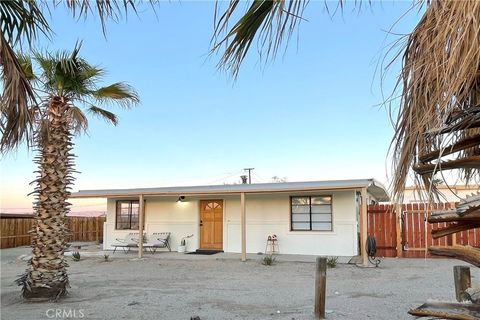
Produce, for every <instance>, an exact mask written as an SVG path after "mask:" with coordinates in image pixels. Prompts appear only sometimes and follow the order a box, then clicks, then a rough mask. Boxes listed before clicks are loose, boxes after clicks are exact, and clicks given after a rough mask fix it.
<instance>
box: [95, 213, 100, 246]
mask: <svg viewBox="0 0 480 320" xmlns="http://www.w3.org/2000/svg"><path fill="white" fill-rule="evenodd" d="M98 219H99V217H96V218H95V240H96V242H97V244H99V241H98Z"/></svg>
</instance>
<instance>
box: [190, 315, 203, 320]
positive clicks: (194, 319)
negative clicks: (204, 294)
mask: <svg viewBox="0 0 480 320" xmlns="http://www.w3.org/2000/svg"><path fill="white" fill-rule="evenodd" d="M190 320H201V319H200V317H199V316H193V317H190Z"/></svg>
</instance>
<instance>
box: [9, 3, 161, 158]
mask: <svg viewBox="0 0 480 320" xmlns="http://www.w3.org/2000/svg"><path fill="white" fill-rule="evenodd" d="M149 2H150V4H151V5H152V6H153V5H155V4H156V3H157V0H150V1H149ZM58 6H65V7H66V8H67V10H69V11H70V12H71V13H72V17H73V18H81V17H86V16H87V15H88V14H92V15H95V14H96V15H97V16H98V17H99V19H100V23H101V27H102V31H103V33H104V34H106V23H107V21H109V20H112V21H118V20H119V19H121V18H122V15H125V16H126V15H127V14H128V13H129V11H133V12H135V13H136V11H137V8H136V6H137V3H136V1H132V0H98V1H90V0H68V1H63V0H54V1H50V0H28V1H26V0H8V1H0V26H1V33H0V67H1V75H0V77H1V79H2V83H3V94H2V98H1V104H0V132H1V133H2V138H1V140H0V152H1V153H6V152H9V151H10V150H12V149H15V148H16V147H17V146H18V145H19V144H20V143H22V142H27V146H28V147H30V146H32V145H33V144H32V142H33V137H32V136H30V135H29V133H30V132H31V131H32V126H33V124H34V123H33V122H34V119H33V115H32V114H31V113H30V112H29V106H31V105H32V104H36V103H37V102H38V101H37V97H36V95H35V92H34V90H33V89H32V87H31V84H30V82H29V81H28V79H27V76H26V75H25V73H24V71H23V69H22V68H21V66H20V64H19V61H18V57H17V54H16V53H15V50H13V48H16V49H22V48H24V47H27V48H30V47H31V46H32V45H33V43H34V41H35V40H36V39H37V38H38V36H39V35H40V34H43V35H45V36H46V37H50V35H51V32H52V30H51V29H50V26H49V24H48V20H47V19H46V18H45V15H44V12H50V11H51V10H52V8H53V9H55V8H57V7H58Z"/></svg>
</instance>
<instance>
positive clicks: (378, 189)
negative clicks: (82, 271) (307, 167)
mask: <svg viewBox="0 0 480 320" xmlns="http://www.w3.org/2000/svg"><path fill="white" fill-rule="evenodd" d="M361 188H367V191H368V192H369V193H370V194H371V195H373V196H374V197H375V198H376V199H377V200H378V201H388V200H389V199H390V198H389V196H388V193H387V190H386V189H385V187H384V186H383V185H382V184H381V183H379V182H378V181H376V180H374V179H355V180H327V181H299V182H281V183H254V184H225V185H207V186H183V187H160V188H137V189H103V190H80V191H78V192H74V193H72V194H71V196H70V197H71V198H113V197H122V196H124V197H125V196H138V195H140V194H142V195H145V196H148V195H150V196H155V195H158V196H166V195H173V196H179V195H209V194H218V195H220V194H239V193H242V192H245V193H274V192H289V191H291V192H296V191H317V190H355V189H361Z"/></svg>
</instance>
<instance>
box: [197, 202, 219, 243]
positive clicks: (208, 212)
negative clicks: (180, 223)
mask: <svg viewBox="0 0 480 320" xmlns="http://www.w3.org/2000/svg"><path fill="white" fill-rule="evenodd" d="M200 249H217V250H222V249H223V200H201V201H200Z"/></svg>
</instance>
